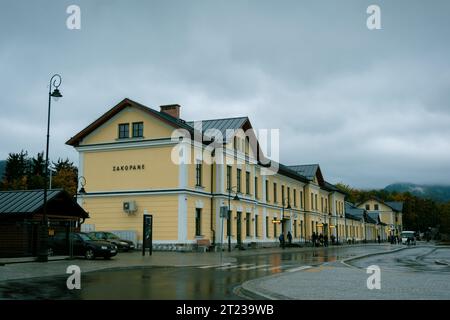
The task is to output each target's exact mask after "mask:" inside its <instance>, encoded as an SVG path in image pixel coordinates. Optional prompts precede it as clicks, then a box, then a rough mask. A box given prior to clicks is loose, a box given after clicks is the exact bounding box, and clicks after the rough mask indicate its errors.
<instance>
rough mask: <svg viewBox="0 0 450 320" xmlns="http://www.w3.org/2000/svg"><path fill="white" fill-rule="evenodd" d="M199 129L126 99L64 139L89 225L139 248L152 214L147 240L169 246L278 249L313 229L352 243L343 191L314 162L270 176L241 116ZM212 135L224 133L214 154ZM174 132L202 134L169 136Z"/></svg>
mask: <svg viewBox="0 0 450 320" xmlns="http://www.w3.org/2000/svg"><path fill="white" fill-rule="evenodd" d="M201 125H202V127H201V128H198V125H197V124H196V123H194V122H189V121H184V120H182V119H181V118H180V106H179V105H166V106H161V107H160V110H159V111H158V110H154V109H152V108H148V107H146V106H144V105H142V104H140V103H137V102H135V101H133V100H130V99H124V100H122V101H121V102H119V103H118V104H117V105H116V106H114V107H113V108H111V109H110V110H109V111H107V112H106V113H105V114H103V115H102V116H101V117H100V118H98V119H97V120H95V121H94V122H93V123H91V124H90V125H89V126H87V127H86V128H85V129H83V130H82V131H80V132H79V133H77V134H76V135H75V136H73V137H72V138H71V139H69V140H68V141H67V144H68V145H71V146H73V147H74V148H75V149H76V150H77V151H78V154H79V175H80V178H81V177H83V179H79V180H80V181H84V182H85V184H83V189H84V190H85V191H86V192H85V193H84V194H82V195H79V196H78V201H79V204H80V205H81V206H82V207H83V208H84V209H85V210H86V211H87V212H89V215H90V220H89V225H86V226H85V227H86V228H88V229H90V230H107V231H113V232H114V231H115V232H131V233H133V234H134V235H135V240H136V241H137V242H138V244H141V243H142V230H143V226H142V221H143V215H144V214H151V215H152V216H153V244H154V246H156V247H157V248H158V246H160V247H161V248H165V249H169V250H175V249H187V250H189V249H190V248H192V247H193V246H195V245H197V244H198V243H200V242H201V243H205V242H207V243H209V244H210V245H211V246H214V247H220V246H226V245H227V242H228V236H230V239H231V243H232V245H233V247H236V246H244V247H246V246H266V245H276V244H277V243H278V237H279V235H280V233H284V234H285V235H286V234H287V232H288V231H289V232H290V233H291V234H292V237H293V240H292V241H293V242H297V243H298V242H305V241H310V240H311V237H312V234H313V232H315V233H316V234H321V233H322V234H323V235H328V238H329V239H330V238H331V237H333V238H334V239H336V240H337V241H339V242H343V241H345V240H346V239H347V238H348V237H349V232H348V223H349V222H350V220H349V219H347V218H346V212H345V194H344V193H343V192H342V191H340V190H339V189H337V188H336V187H335V186H334V185H332V184H330V183H328V182H327V181H326V180H325V179H324V177H323V175H322V172H321V169H320V166H319V165H317V164H313V165H296V166H285V165H283V164H281V163H275V162H272V163H271V167H276V168H277V169H276V171H273V172H271V173H270V174H267V172H268V171H267V170H269V169H268V168H267V167H268V166H267V160H268V159H267V158H265V157H264V155H261V154H262V153H261V150H260V148H259V143H258V141H257V139H256V138H255V137H254V136H250V137H249V135H247V134H245V132H249V130H250V131H251V129H252V125H251V123H250V120H249V119H248V118H247V117H239V118H228V119H213V120H203V121H201ZM208 129H209V131H208ZM211 130H213V132H214V130H215V131H216V132H219V133H220V134H222V136H223V140H221V141H220V148H219V149H218V148H217V145H218V144H217V143H216V142H217V141H215V140H214V139H211V134H210V133H208V132H210V131H211ZM174 131H180V132H184V133H187V134H190V135H192V136H195V135H200V137H201V138H200V141H195V139H192V140H190V141H189V140H186V139H183V138H182V137H181V136H177V137H178V138H175V139H174ZM230 132H231V133H230ZM250 141H256V143H251V142H250ZM212 142H215V144H214V145H215V147H214V148H211V144H212ZM180 146H181V147H182V148H181V149H180ZM180 150H182V151H180ZM199 154H200V155H201V156H199ZM219 157H220V158H221V161H217V159H218V158H219ZM263 158H264V159H263ZM186 159H187V160H188V161H186ZM262 160H264V161H262ZM273 164H276V166H272V165H273ZM80 187H81V186H80ZM228 210H229V211H228ZM224 212H225V214H224ZM228 212H230V214H229V215H228ZM350 223H352V225H356V226H358V228H361V227H362V225H363V224H364V222H362V221H359V220H358V219H357V220H356V221H355V220H352V221H351V222H350ZM358 230H360V229H358ZM365 237H367V234H364V233H363V232H361V233H358V234H357V235H356V234H355V238H356V240H363V239H365ZM373 238H374V239H375V235H374V236H373ZM374 239H371V240H374Z"/></svg>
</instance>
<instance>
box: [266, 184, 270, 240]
mask: <svg viewBox="0 0 450 320" xmlns="http://www.w3.org/2000/svg"><path fill="white" fill-rule="evenodd" d="M266 182H267V181H266ZM266 238H270V234H269V217H266Z"/></svg>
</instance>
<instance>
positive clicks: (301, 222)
mask: <svg viewBox="0 0 450 320" xmlns="http://www.w3.org/2000/svg"><path fill="white" fill-rule="evenodd" d="M300 238H303V221H300Z"/></svg>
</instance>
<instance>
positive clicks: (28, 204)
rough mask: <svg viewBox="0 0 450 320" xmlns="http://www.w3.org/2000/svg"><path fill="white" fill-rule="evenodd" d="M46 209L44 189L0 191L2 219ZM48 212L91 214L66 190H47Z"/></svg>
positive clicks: (68, 214)
mask: <svg viewBox="0 0 450 320" xmlns="http://www.w3.org/2000/svg"><path fill="white" fill-rule="evenodd" d="M43 211H44V190H42V189H39V190H19V191H17V190H13V191H1V192H0V220H1V219H5V218H14V217H17V218H19V217H20V218H24V217H31V216H33V215H35V214H42V213H43ZM47 214H48V215H58V216H67V217H78V218H88V217H89V214H88V213H87V212H86V211H84V209H83V208H82V207H80V206H79V205H78V203H77V202H76V201H75V200H74V199H73V198H72V197H71V196H70V195H69V194H68V193H67V192H66V191H64V190H62V189H52V190H48V192H47Z"/></svg>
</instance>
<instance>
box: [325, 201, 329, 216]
mask: <svg viewBox="0 0 450 320" xmlns="http://www.w3.org/2000/svg"><path fill="white" fill-rule="evenodd" d="M325 212H326V213H328V198H325Z"/></svg>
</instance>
